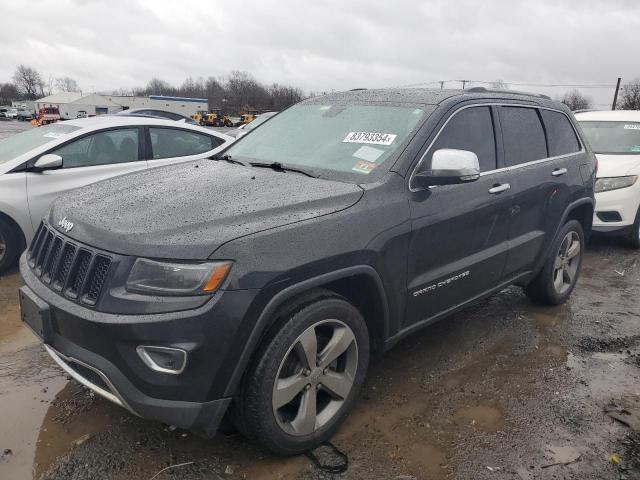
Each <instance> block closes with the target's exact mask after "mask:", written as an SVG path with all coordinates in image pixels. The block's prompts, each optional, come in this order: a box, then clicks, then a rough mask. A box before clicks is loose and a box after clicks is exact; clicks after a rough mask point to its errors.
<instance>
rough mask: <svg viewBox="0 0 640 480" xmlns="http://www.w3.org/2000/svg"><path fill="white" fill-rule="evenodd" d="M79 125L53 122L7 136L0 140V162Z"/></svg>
mask: <svg viewBox="0 0 640 480" xmlns="http://www.w3.org/2000/svg"><path fill="white" fill-rule="evenodd" d="M79 129H80V127H75V126H73V125H68V124H64V123H54V124H51V125H47V126H44V127H38V128H32V129H30V130H27V131H26V132H22V133H18V134H17V135H13V136H11V137H9V138H5V139H3V140H0V164H2V163H5V162H8V161H9V160H13V159H14V158H16V157H19V156H20V155H23V154H25V153H27V152H28V151H29V150H33V149H34V148H36V147H39V146H41V145H44V144H45V143H49V142H53V141H54V140H57V139H59V138H60V137H62V136H63V135H66V134H68V133H71V132H74V131H76V130H79Z"/></svg>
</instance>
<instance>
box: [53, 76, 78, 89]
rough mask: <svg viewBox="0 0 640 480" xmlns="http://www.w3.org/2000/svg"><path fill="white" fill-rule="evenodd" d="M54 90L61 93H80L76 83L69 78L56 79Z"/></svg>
mask: <svg viewBox="0 0 640 480" xmlns="http://www.w3.org/2000/svg"><path fill="white" fill-rule="evenodd" d="M56 89H58V90H59V91H61V92H80V87H79V86H78V82H76V81H75V80H74V79H73V78H71V77H58V78H56Z"/></svg>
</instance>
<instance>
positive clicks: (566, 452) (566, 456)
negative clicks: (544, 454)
mask: <svg viewBox="0 0 640 480" xmlns="http://www.w3.org/2000/svg"><path fill="white" fill-rule="evenodd" d="M547 449H548V457H549V459H550V460H551V462H550V463H571V462H575V461H576V460H577V459H578V458H580V452H579V451H578V450H577V449H576V448H574V447H572V446H561V447H560V446H554V445H549V446H548V447H547Z"/></svg>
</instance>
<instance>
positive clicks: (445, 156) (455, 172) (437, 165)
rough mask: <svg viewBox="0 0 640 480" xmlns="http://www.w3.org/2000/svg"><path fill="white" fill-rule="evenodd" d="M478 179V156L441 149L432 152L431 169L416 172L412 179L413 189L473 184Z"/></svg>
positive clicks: (466, 152)
mask: <svg viewBox="0 0 640 480" xmlns="http://www.w3.org/2000/svg"><path fill="white" fill-rule="evenodd" d="M478 178H480V163H479V162H478V156H477V155H476V154H475V153H473V152H469V151H467V150H455V149H452V148H443V149H440V150H436V151H435V152H433V156H432V157H431V168H430V169H425V170H422V171H419V172H417V173H416V174H415V175H414V177H413V182H412V183H413V185H412V186H413V187H414V188H427V187H431V186H433V185H455V184H458V183H467V182H474V181H476V180H478Z"/></svg>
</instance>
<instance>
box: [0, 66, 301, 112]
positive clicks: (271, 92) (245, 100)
mask: <svg viewBox="0 0 640 480" xmlns="http://www.w3.org/2000/svg"><path fill="white" fill-rule="evenodd" d="M80 91H81V89H80V86H79V85H78V82H77V81H76V80H74V79H73V78H70V77H66V76H65V77H56V78H54V77H52V76H49V77H48V78H45V77H44V76H43V75H42V74H41V73H40V72H38V71H37V70H36V69H34V68H33V67H30V66H28V65H20V66H18V68H17V69H16V71H15V73H14V75H13V78H12V81H10V82H6V83H0V105H9V104H11V102H12V101H14V100H36V99H38V98H42V97H46V96H48V95H51V94H52V93H54V92H80ZM109 94H115V95H139V96H148V95H168V96H175V97H192V98H206V99H207V100H208V102H209V108H210V109H212V110H223V111H225V113H237V112H241V111H250V110H258V111H267V110H282V109H284V108H287V107H288V106H290V105H293V104H294V103H297V102H299V101H300V100H302V99H303V98H304V97H305V95H304V93H303V91H302V90H301V89H299V88H296V87H292V86H289V85H280V84H277V83H274V84H271V85H265V84H263V83H261V82H259V81H258V80H256V79H255V78H254V77H253V76H252V75H251V74H249V73H247V72H241V71H233V72H231V74H230V75H228V76H226V77H220V78H216V77H213V76H210V77H207V78H202V77H200V78H197V79H193V78H187V79H186V80H185V81H184V82H182V84H181V85H179V86H175V85H171V84H170V83H169V82H167V81H164V80H161V79H159V78H153V79H151V80H150V81H149V82H148V83H147V85H146V86H144V87H137V88H133V89H129V90H127V89H119V90H115V91H113V92H109Z"/></svg>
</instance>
